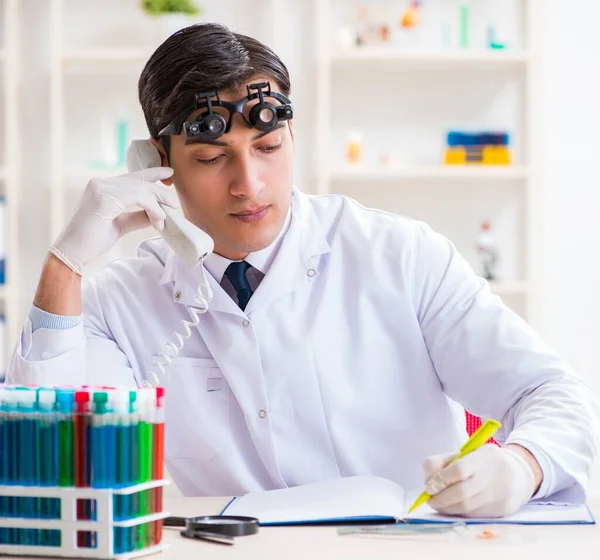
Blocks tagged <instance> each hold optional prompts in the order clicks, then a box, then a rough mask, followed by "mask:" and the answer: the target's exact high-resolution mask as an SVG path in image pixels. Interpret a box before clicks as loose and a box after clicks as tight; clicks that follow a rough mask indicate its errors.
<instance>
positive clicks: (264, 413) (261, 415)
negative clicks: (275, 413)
mask: <svg viewBox="0 0 600 560" xmlns="http://www.w3.org/2000/svg"><path fill="white" fill-rule="evenodd" d="M266 415H267V411H266V410H264V409H261V410H259V411H258V416H259V417H260V418H264V417H265V416H266Z"/></svg>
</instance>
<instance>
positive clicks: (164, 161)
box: [150, 138, 173, 187]
mask: <svg viewBox="0 0 600 560" xmlns="http://www.w3.org/2000/svg"><path fill="white" fill-rule="evenodd" d="M150 143H151V144H152V145H153V146H154V147H155V148H156V149H157V150H158V153H159V154H160V165H161V167H169V157H168V156H167V152H166V151H165V148H164V146H163V145H162V144H161V143H160V142H159V141H158V140H157V139H156V138H150ZM161 183H163V184H164V185H166V186H167V187H170V186H171V185H172V184H173V178H172V177H169V178H168V179H163V180H162V181H161Z"/></svg>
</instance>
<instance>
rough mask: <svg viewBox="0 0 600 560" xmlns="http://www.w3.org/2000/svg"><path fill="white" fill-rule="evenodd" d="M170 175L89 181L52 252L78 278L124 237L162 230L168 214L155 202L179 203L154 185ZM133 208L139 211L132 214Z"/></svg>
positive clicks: (159, 170) (159, 171) (160, 170)
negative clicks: (145, 229)
mask: <svg viewBox="0 0 600 560" xmlns="http://www.w3.org/2000/svg"><path fill="white" fill-rule="evenodd" d="M172 174H173V169H171V168H170V167H150V168H148V169H142V170H140V171H135V172H133V173H126V174H124V175H119V176H117V177H100V178H95V179H91V180H90V182H89V183H88V184H87V187H86V188H85V191H84V192H83V195H82V196H81V199H80V201H79V205H78V207H77V210H76V211H75V214H74V215H73V218H72V219H71V221H70V222H69V223H68V224H67V225H66V227H65V228H64V229H63V231H62V232H61V234H60V235H59V236H58V239H57V240H56V242H55V243H54V245H52V246H51V247H50V251H51V252H52V253H53V254H54V255H56V256H57V257H58V258H59V259H60V260H61V261H63V262H64V263H65V264H66V265H67V266H68V267H69V268H71V269H72V270H74V271H75V272H77V273H78V274H81V275H82V274H83V268H84V267H85V265H87V264H88V263H90V262H92V261H93V260H94V259H96V258H97V257H99V256H100V255H102V254H103V253H106V252H107V251H108V250H109V249H110V248H111V247H113V245H115V243H116V242H117V241H118V240H119V239H120V238H121V237H123V236H124V235H125V234H127V233H129V232H131V231H134V230H137V229H142V228H145V227H148V226H150V225H152V226H153V227H154V228H155V229H156V230H157V231H162V229H163V228H164V225H165V217H166V215H165V212H164V210H163V209H162V208H161V207H160V206H159V202H160V203H162V204H166V205H167V206H171V207H172V208H179V199H178V198H177V194H176V192H175V190H174V189H172V188H169V187H165V186H164V185H161V184H159V183H157V181H160V180H162V179H167V178H169V177H170V176H171V175H172ZM136 207H137V208H141V210H138V211H133V212H132V211H130V210H131V209H132V208H136Z"/></svg>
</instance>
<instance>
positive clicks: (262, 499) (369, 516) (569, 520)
mask: <svg viewBox="0 0 600 560" xmlns="http://www.w3.org/2000/svg"><path fill="white" fill-rule="evenodd" d="M421 490H422V489H419V490H415V491H413V492H405V491H404V490H403V489H402V488H401V487H400V486H399V485H398V484H396V483H395V482H392V481H391V480H387V479H385V478H379V477H373V476H354V477H348V478H341V479H337V480H331V481H328V482H319V483H315V484H307V485H304V486H296V487H292V488H285V489H282V490H269V491H266V492H255V493H250V494H246V495H245V496H243V497H241V498H240V497H236V498H233V499H232V500H231V501H230V502H229V503H228V504H227V506H225V508H224V509H223V511H222V512H221V515H245V516H249V517H257V518H258V520H259V521H260V524H261V525H297V524H306V523H344V522H372V521H374V522H377V521H380V522H382V523H384V522H393V521H397V520H404V521H408V522H413V523H451V522H456V521H463V522H466V523H512V524H532V525H538V524H541V525H546V524H549V525H552V524H578V523H586V524H593V523H595V521H594V517H593V516H592V513H591V512H590V510H589V508H588V507H587V506H586V505H581V506H567V505H547V504H546V505H538V504H529V505H526V506H525V507H523V509H521V511H519V512H518V513H516V514H515V515H511V516H508V517H504V518H502V519H464V518H458V517H445V516H442V515H440V514H438V513H436V512H435V511H434V510H433V509H431V508H430V507H429V506H428V505H427V504H424V505H423V506H421V507H420V508H418V509H417V510H416V511H414V512H413V513H412V514H410V515H406V512H407V511H408V509H409V508H410V506H411V505H412V504H413V502H414V501H415V499H416V497H417V496H418V495H419V493H420V492H421Z"/></svg>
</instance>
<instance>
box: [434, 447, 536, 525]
mask: <svg viewBox="0 0 600 560" xmlns="http://www.w3.org/2000/svg"><path fill="white" fill-rule="evenodd" d="M455 456H456V453H451V454H448V455H434V456H432V457H429V458H428V459H427V460H426V461H425V464H424V465H423V468H424V469H425V480H426V484H425V491H426V492H428V493H429V494H431V496H432V497H431V498H430V499H429V501H428V502H427V504H428V505H429V506H431V507H432V508H433V509H435V510H436V511H438V512H439V513H441V514H445V515H460V516H464V517H503V516H505V515H510V514H512V513H515V512H516V511H517V510H518V509H520V508H521V506H523V505H524V504H526V503H527V502H528V501H529V499H530V498H531V496H532V495H533V493H534V492H535V477H534V473H533V469H532V468H531V467H530V466H529V465H528V464H527V461H525V459H523V457H520V456H519V455H517V453H514V452H513V451H511V449H510V448H509V447H506V448H501V447H498V446H496V445H492V444H487V445H484V446H482V447H480V448H479V449H477V450H475V451H472V452H471V453H469V454H467V455H465V456H464V457H463V458H462V459H459V460H458V461H456V462H455V463H453V464H452V465H449V466H447V465H448V463H449V462H450V461H451V460H452V459H453V458H454V457H455Z"/></svg>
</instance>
